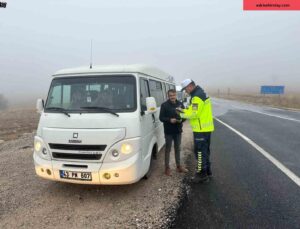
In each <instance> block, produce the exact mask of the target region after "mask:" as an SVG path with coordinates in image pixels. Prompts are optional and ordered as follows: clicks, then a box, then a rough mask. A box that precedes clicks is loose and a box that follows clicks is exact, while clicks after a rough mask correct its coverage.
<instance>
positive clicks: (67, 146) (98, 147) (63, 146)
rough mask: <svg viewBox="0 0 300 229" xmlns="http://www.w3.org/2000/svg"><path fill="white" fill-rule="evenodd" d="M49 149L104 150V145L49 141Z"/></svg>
mask: <svg viewBox="0 0 300 229" xmlns="http://www.w3.org/2000/svg"><path fill="white" fill-rule="evenodd" d="M49 146H50V148H51V149H60V150H84V151H104V150H105V148H106V145H75V144H56V143H49Z"/></svg>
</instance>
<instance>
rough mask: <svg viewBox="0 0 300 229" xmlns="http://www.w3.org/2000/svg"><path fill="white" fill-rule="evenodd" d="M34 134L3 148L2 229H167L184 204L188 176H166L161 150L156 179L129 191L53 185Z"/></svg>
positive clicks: (188, 142) (186, 141)
mask: <svg viewBox="0 0 300 229" xmlns="http://www.w3.org/2000/svg"><path fill="white" fill-rule="evenodd" d="M191 134H192V133H191V130H190V128H189V125H188V123H186V124H185V126H184V134H183V139H182V142H183V143H182V154H181V157H182V161H185V160H186V158H187V157H189V155H190V154H191V148H192V136H191ZM33 136H34V133H25V134H23V135H21V137H19V138H17V139H15V140H9V141H6V142H3V143H2V144H0V170H1V171H2V176H1V177H0V228H42V227H46V228H83V227H84V228H119V227H121V228H167V227H168V226H169V225H170V223H171V221H172V219H173V217H174V216H175V214H176V210H177V208H178V205H179V202H180V201H179V200H180V196H181V194H182V190H184V189H183V187H182V186H183V179H184V175H183V174H178V173H176V171H175V159H174V152H173V151H172V152H171V167H172V177H171V178H170V177H167V176H165V175H164V174H163V172H164V152H163V150H161V151H160V153H159V154H158V159H157V160H156V162H155V164H154V169H153V172H152V174H151V177H150V178H149V179H147V180H144V179H142V180H141V181H139V182H138V183H135V184H132V185H126V186H90V185H77V184H68V183H60V182H53V181H48V180H44V179H41V178H39V177H37V176H36V175H35V171H34V165H33V159H32V152H33V148H32V145H33Z"/></svg>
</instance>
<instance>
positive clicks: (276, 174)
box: [172, 99, 300, 228]
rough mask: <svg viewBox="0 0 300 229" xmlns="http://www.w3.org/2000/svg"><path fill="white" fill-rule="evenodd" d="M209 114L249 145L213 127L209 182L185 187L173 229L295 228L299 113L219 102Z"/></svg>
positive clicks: (299, 214) (299, 221) (299, 198)
mask: <svg viewBox="0 0 300 229" xmlns="http://www.w3.org/2000/svg"><path fill="white" fill-rule="evenodd" d="M213 109H214V115H215V117H216V118H218V119H219V120H221V121H222V122H224V123H226V124H228V125H229V126H230V127H232V128H234V129H235V130H237V131H239V132H240V133H241V134H243V135H244V136H245V137H246V139H250V140H249V141H250V142H251V143H254V145H251V144H250V143H249V142H247V141H245V139H243V138H242V137H241V136H240V135H238V134H237V133H235V132H234V131H232V129H229V128H228V127H227V126H225V125H224V124H221V123H220V122H218V121H215V129H216V130H215V132H214V134H213V136H212V155H211V160H212V162H213V164H212V169H213V176H214V177H213V179H212V180H211V181H210V182H209V183H206V184H196V185H195V184H190V182H188V181H187V182H186V186H187V194H186V196H185V198H184V199H183V200H182V206H181V207H180V209H179V211H178V214H177V217H176V220H175V222H174V225H173V226H172V228H219V227H222V228H300V185H299V183H298V184H297V181H298V182H299V177H300V112H297V111H287V110H281V109H274V108H268V107H260V106H254V105H248V104H245V103H239V102H234V101H227V100H221V99H214V100H213ZM254 146H258V147H260V150H261V151H263V152H267V153H268V154H270V155H271V156H272V157H271V159H268V158H266V157H265V156H264V155H263V154H262V153H261V152H260V151H259V150H258V149H257V148H255V147H254ZM274 161H275V162H274ZM192 162H193V161H192ZM277 162H278V163H279V164H280V166H281V167H280V166H279V167H280V169H279V168H278V167H277V166H276V165H275V164H276V163H277ZM274 163H275V164H274ZM192 164H193V163H192ZM191 167H193V165H191ZM283 171H285V173H284V172H283ZM293 178H294V180H293Z"/></svg>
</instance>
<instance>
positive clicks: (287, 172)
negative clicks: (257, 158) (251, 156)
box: [214, 117, 300, 187]
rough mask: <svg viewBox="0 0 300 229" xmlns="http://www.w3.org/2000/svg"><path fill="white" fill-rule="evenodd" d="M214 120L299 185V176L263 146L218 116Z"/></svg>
mask: <svg viewBox="0 0 300 229" xmlns="http://www.w3.org/2000/svg"><path fill="white" fill-rule="evenodd" d="M214 119H215V120H217V121H218V122H219V123H221V124H223V125H224V126H226V127H227V128H229V129H230V130H232V131H233V132H234V133H236V134H237V135H239V136H240V137H241V138H242V139H244V140H245V141H246V142H248V143H249V144H250V145H251V146H253V147H254V148H255V149H256V150H257V151H258V152H260V153H261V154H262V155H263V156H265V157H266V158H267V159H268V160H269V161H270V162H272V163H273V164H274V165H275V166H276V167H277V168H278V169H280V170H281V172H283V173H284V174H285V175H287V176H288V177H289V178H290V179H291V180H292V181H293V182H294V183H295V184H297V185H298V186H299V187H300V178H299V177H298V176H297V175H296V174H295V173H293V172H292V171H291V170H289V169H288V168H287V167H285V166H284V165H283V164H282V163H281V162H280V161H278V160H277V159H276V158H275V157H273V156H272V155H271V154H270V153H268V152H267V151H265V150H264V149H263V148H261V147H260V146H259V145H257V144H256V143H255V142H254V141H252V140H251V139H250V138H248V137H247V136H245V135H243V134H242V133H241V132H239V131H238V130H236V129H234V128H233V127H231V126H230V125H228V124H227V123H225V122H223V121H221V120H220V119H218V118H216V117H215V118H214Z"/></svg>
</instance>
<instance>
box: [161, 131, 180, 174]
mask: <svg viewBox="0 0 300 229" xmlns="http://www.w3.org/2000/svg"><path fill="white" fill-rule="evenodd" d="M165 138H166V148H165V167H166V168H168V167H169V163H170V151H171V148H172V141H174V151H175V161H176V165H177V166H180V145H181V133H179V134H165Z"/></svg>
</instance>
